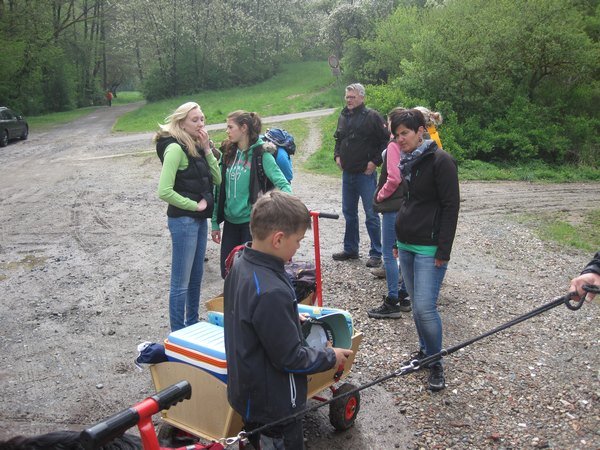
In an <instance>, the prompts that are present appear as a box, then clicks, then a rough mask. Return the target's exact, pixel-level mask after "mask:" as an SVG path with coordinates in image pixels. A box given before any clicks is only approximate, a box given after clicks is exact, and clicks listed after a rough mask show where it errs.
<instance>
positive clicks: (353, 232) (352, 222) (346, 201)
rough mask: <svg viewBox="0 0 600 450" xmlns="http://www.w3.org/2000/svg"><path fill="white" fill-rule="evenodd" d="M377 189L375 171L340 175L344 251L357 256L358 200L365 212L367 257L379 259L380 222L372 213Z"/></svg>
mask: <svg viewBox="0 0 600 450" xmlns="http://www.w3.org/2000/svg"><path fill="white" fill-rule="evenodd" d="M376 188H377V171H375V172H373V173H372V174H371V175H365V174H364V173H349V172H346V171H344V172H343V173H342V213H343V214H344V219H346V232H345V233H344V251H345V252H346V253H351V254H358V243H359V242H360V236H359V231H358V200H359V199H360V200H361V201H362V204H363V209H364V210H365V215H366V221H365V225H366V226H367V232H368V233H369V238H370V239H371V249H370V250H369V256H372V257H375V258H381V222H380V220H379V214H377V213H376V212H375V211H373V195H374V194H375V189H376Z"/></svg>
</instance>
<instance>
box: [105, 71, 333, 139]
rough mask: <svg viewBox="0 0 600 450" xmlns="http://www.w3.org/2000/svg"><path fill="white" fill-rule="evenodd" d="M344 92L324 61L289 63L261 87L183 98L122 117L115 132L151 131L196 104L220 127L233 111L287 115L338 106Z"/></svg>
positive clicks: (263, 115) (154, 104) (149, 104)
mask: <svg viewBox="0 0 600 450" xmlns="http://www.w3.org/2000/svg"><path fill="white" fill-rule="evenodd" d="M342 94H343V88H340V87H338V86H336V85H335V80H334V79H333V77H332V75H331V70H330V69H329V66H328V65H327V62H326V61H309V62H301V63H290V64H286V65H284V66H282V69H281V72H280V73H279V74H277V75H276V76H274V77H273V78H271V79H269V80H266V81H264V82H263V83H260V84H257V85H254V86H246V87H237V88H230V89H223V90H218V91H217V90H216V91H205V92H198V93H196V94H189V95H183V96H179V97H175V98H170V99H167V100H162V101H159V102H153V103H148V104H146V105H145V106H143V107H141V108H139V109H137V110H136V111H132V112H130V113H128V114H125V115H123V116H122V117H120V118H119V120H118V121H117V123H116V125H115V127H114V130H115V131H125V132H144V131H154V130H156V129H157V128H158V125H157V124H158V123H162V122H163V121H164V118H165V117H166V116H167V115H168V114H170V113H171V112H172V111H173V110H175V109H176V108H177V107H178V106H179V105H181V104H183V103H185V102H188V101H195V102H197V103H199V104H200V106H201V107H202V110H203V111H204V113H205V115H206V118H207V123H209V124H212V123H223V122H225V119H226V117H227V114H229V113H230V112H232V111H235V110H238V109H243V110H246V111H256V112H258V113H259V115H260V116H262V117H265V116H271V115H278V114H288V113H294V112H302V111H310V110H313V109H321V108H330V107H334V106H339V105H340V104H341V102H342Z"/></svg>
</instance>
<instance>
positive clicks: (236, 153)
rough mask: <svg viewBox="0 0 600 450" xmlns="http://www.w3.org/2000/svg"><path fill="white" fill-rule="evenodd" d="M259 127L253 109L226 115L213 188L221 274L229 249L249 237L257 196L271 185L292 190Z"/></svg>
mask: <svg viewBox="0 0 600 450" xmlns="http://www.w3.org/2000/svg"><path fill="white" fill-rule="evenodd" d="M261 128H262V123H261V120H260V117H259V116H258V114H256V113H254V112H247V111H234V112H232V113H231V114H229V115H228V116H227V137H228V138H227V140H225V142H224V143H223V145H222V146H221V150H222V152H223V154H222V156H221V162H220V165H221V183H220V186H218V187H217V189H216V190H215V205H216V206H215V209H214V211H213V216H212V232H211V236H212V240H213V241H214V242H216V243H217V244H221V277H223V278H225V275H226V271H225V261H226V260H227V256H229V253H230V252H231V250H233V249H234V248H235V247H236V246H238V245H240V244H245V243H246V242H249V241H251V240H252V236H251V234H250V213H251V211H252V205H254V203H255V202H256V200H257V199H258V197H259V196H260V195H261V194H263V193H264V192H266V191H268V190H270V189H273V188H277V189H279V190H281V191H284V192H288V193H291V192H292V188H291V186H290V183H289V182H288V181H287V179H286V178H285V176H284V175H283V173H282V172H281V169H280V168H279V166H278V165H277V163H276V162H275V158H274V157H273V155H272V154H271V153H269V152H268V151H267V150H266V149H265V146H264V144H265V143H264V141H263V140H262V139H261V138H260V131H261ZM261 167H262V170H260V168H261ZM221 223H223V232H222V233H221V227H220V224H221Z"/></svg>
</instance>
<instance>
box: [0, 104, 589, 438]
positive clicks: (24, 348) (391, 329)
mask: <svg viewBox="0 0 600 450" xmlns="http://www.w3.org/2000/svg"><path fill="white" fill-rule="evenodd" d="M128 108H131V106H120V107H112V108H110V109H109V108H102V109H99V110H98V111H96V112H94V113H93V114H91V115H90V116H87V117H85V118H82V119H80V120H78V121H76V122H74V123H72V124H69V125H67V126H63V127H60V128H57V129H53V130H51V131H47V132H44V133H36V132H35V130H33V131H32V132H31V134H30V139H29V140H28V141H25V142H17V143H14V144H11V145H9V146H8V147H6V148H3V149H1V150H0V208H1V218H0V237H1V239H0V292H1V298H2V302H1V305H0V312H1V317H2V325H1V327H2V337H3V339H2V340H1V341H0V398H1V400H2V404H3V406H4V407H3V408H2V412H0V439H6V438H8V437H11V436H14V435H17V434H27V435H31V434H37V433H42V432H48V431H55V430H59V429H74V430H79V429H82V428H83V427H85V426H88V425H90V424H92V423H94V422H95V421H97V420H100V419H102V418H104V417H106V416H108V415H111V414H113V413H115V412H117V411H119V410H121V409H123V408H125V407H127V406H129V405H131V404H133V403H135V402H137V401H139V400H141V399H143V398H144V397H146V396H147V395H150V394H151V393H152V392H153V386H152V384H151V380H150V375H149V372H148V371H144V372H141V373H140V372H138V371H137V369H136V368H135V366H134V365H133V359H134V357H135V356H136V346H137V344H138V343H140V342H142V341H146V340H149V341H157V342H158V341H161V340H162V339H164V337H166V335H167V334H168V310H167V301H168V284H169V270H170V269H169V264H170V238H169V233H168V230H167V227H166V215H165V211H166V206H165V205H164V204H163V203H162V202H161V201H160V200H158V199H157V197H156V187H157V181H158V174H159V171H160V163H159V161H158V159H157V158H156V156H155V155H154V154H152V153H148V151H149V150H152V145H151V143H150V142H149V140H148V139H143V140H139V138H128V137H127V136H116V135H111V134H110V131H109V130H110V128H111V126H112V124H113V122H114V119H115V117H116V115H117V114H119V113H122V112H124V111H126V110H127V109H128ZM307 120H309V121H311V120H312V121H311V122H310V123H311V124H312V125H311V133H310V135H309V137H308V139H307V141H306V142H303V143H300V145H299V150H298V155H297V156H296V161H297V162H296V165H297V166H298V165H299V163H300V161H301V160H302V159H303V158H305V157H306V156H307V155H308V153H309V149H314V148H315V146H316V144H318V139H319V133H318V128H317V127H316V125H315V124H316V121H314V120H315V119H307ZM119 155H122V156H119ZM293 188H294V191H295V193H296V194H297V195H299V196H300V197H301V198H302V199H303V200H304V201H305V202H306V204H307V205H308V206H309V207H310V208H311V209H318V210H321V211H327V212H336V213H341V207H340V198H341V191H340V183H339V181H338V180H337V179H333V178H327V177H321V176H315V175H311V174H307V173H302V172H301V171H299V170H297V175H296V179H295V180H294V184H293ZM461 197H462V210H461V216H460V221H459V229H458V236H457V239H456V242H455V247H454V251H453V259H452V262H451V266H450V269H449V271H448V275H447V278H446V282H445V285H444V288H443V291H442V298H441V301H440V303H441V308H440V309H441V311H442V315H443V320H444V325H445V329H444V336H445V342H447V343H448V345H450V344H455V343H457V342H459V341H460V340H462V339H466V338H468V337H470V336H472V335H473V334H476V333H480V332H484V331H486V330H487V329H489V328H490V326H491V325H497V324H499V323H501V322H503V321H505V320H509V319H510V318H514V317H515V316H516V315H517V314H522V313H524V312H526V311H528V310H529V309H532V308H533V307H535V306H538V305H539V304H541V303H542V302H544V301H545V300H550V299H551V298H552V297H554V296H556V295H562V294H563V293H565V292H564V291H565V289H566V286H567V281H568V280H569V279H570V277H571V276H572V275H574V274H575V273H577V272H578V270H580V269H581V267H582V266H583V264H584V263H585V262H586V260H588V259H589V256H590V255H589V254H586V253H584V252H575V251H570V250H565V249H564V248H561V247H557V246H554V245H550V244H547V243H544V242H542V241H540V240H538V239H537V238H536V237H535V236H534V234H533V232H532V231H531V230H529V229H528V228H527V225H525V224H523V223H520V222H518V221H516V220H514V215H516V214H523V213H528V214H534V215H535V214H542V213H544V212H545V211H554V210H562V211H568V212H570V213H571V215H572V216H574V217H580V216H581V215H582V213H584V212H585V211H586V210H588V209H589V208H597V207H598V204H600V189H599V185H598V184H569V185H533V184H528V183H464V184H462V185H461ZM342 235H343V220H339V221H327V222H326V223H322V226H321V245H322V261H323V268H324V273H325V280H324V289H325V295H324V297H325V302H326V303H327V304H329V305H331V306H336V307H344V308H346V309H348V310H350V311H352V312H353V314H354V317H355V322H356V327H357V329H360V330H361V331H363V332H364V333H365V340H364V341H363V345H362V347H361V350H360V351H359V354H358V355H357V361H356V363H355V367H353V375H352V379H353V382H355V383H357V384H360V383H363V382H367V381H369V380H371V379H373V378H375V377H376V376H380V375H382V374H385V373H389V372H390V371H391V370H394V369H395V368H396V366H395V364H397V363H398V362H399V361H401V360H402V358H403V355H404V356H406V355H407V354H408V353H409V352H410V351H412V350H414V347H415V342H416V341H415V336H414V330H413V328H414V325H412V322H411V320H410V316H406V317H405V318H403V319H401V320H399V321H391V322H390V321H374V320H372V319H368V318H367V317H366V314H365V310H366V309H367V308H369V307H371V306H374V305H375V304H377V303H378V302H379V301H380V299H381V295H382V294H384V284H382V282H381V281H378V280H374V279H372V277H371V276H370V275H369V273H368V271H367V269H366V268H365V267H364V261H355V262H351V263H338V262H334V261H332V259H331V256H330V255H331V253H333V252H334V251H337V250H339V248H340V244H341V239H342ZM365 235H366V234H365ZM311 242H312V240H311V239H310V238H308V239H307V242H306V244H305V245H304V247H303V249H302V250H301V253H300V255H299V259H305V260H312V257H313V254H312V246H311ZM361 245H363V247H362V253H363V255H366V253H367V247H366V243H364V242H363V243H362V244H361ZM207 256H208V258H209V261H208V262H207V264H206V269H205V279H204V283H203V288H202V298H203V299H209V298H211V297H213V296H215V295H217V294H218V293H219V292H220V291H221V288H222V281H221V279H220V277H219V271H218V263H217V261H218V246H216V245H215V244H214V243H212V242H211V243H209V246H208V255H207ZM598 318H599V308H598V304H595V303H592V304H589V305H586V307H585V308H584V311H580V312H579V313H577V314H574V313H571V312H568V311H567V310H566V309H564V310H561V311H556V312H552V313H549V314H548V316H547V317H546V318H542V319H537V320H532V321H531V323H530V324H528V325H522V326H521V327H520V328H519V329H518V330H517V331H514V332H511V333H507V334H506V335H504V337H503V338H502V339H495V340H493V341H491V343H490V344H488V345H485V346H484V345H482V346H479V347H477V349H473V351H469V352H464V353H461V357H460V358H459V361H456V360H455V361H452V360H450V358H449V366H450V367H449V371H448V389H446V390H445V391H444V392H443V393H440V394H439V395H431V394H427V393H426V392H425V391H423V378H422V377H412V378H411V379H409V380H398V382H396V381H393V382H391V383H388V384H386V385H381V386H377V387H375V388H372V389H368V390H365V391H363V406H362V409H361V412H360V414H359V416H358V420H357V423H356V426H355V427H354V428H353V429H351V430H350V431H348V432H346V433H343V434H340V433H335V432H334V431H333V429H332V428H331V426H330V425H329V423H328V420H327V418H326V417H325V415H326V413H323V412H321V411H322V410H320V411H319V412H317V413H315V414H312V415H311V416H310V417H309V418H308V419H307V421H306V424H307V439H308V441H307V447H308V448H311V449H320V448H328V449H347V448H350V449H359V448H415V447H417V448H418V447H422V448H481V447H485V446H490V447H494V448H503V446H504V448H522V447H521V446H520V445H519V444H523V446H531V445H533V444H532V443H540V442H541V443H547V444H548V446H549V447H552V448H598V447H600V435H598V429H600V426H599V425H600V420H599V412H598V406H597V404H598V400H599V394H600V382H599V380H598V376H599V372H598V370H599V368H600V356H599V352H598V344H599V335H598V333H597V324H598ZM540 349H542V353H539V350H540ZM540 355H542V356H540ZM423 376H424V375H423ZM476 383H480V384H476ZM538 395H539V396H541V399H540V398H538V397H537V396H538ZM536 399H537V404H536ZM563 402H564V403H563ZM567 405H569V406H567ZM511 408H512V409H511ZM522 413H523V414H528V417H535V418H537V419H539V420H536V421H535V422H534V423H531V422H530V421H529V419H525V418H523V419H522V420H521V419H517V417H520V415H521V414H522ZM494 414H496V416H494ZM532 420H533V419H532ZM523 423H525V424H526V425H525V426H521V425H522V424H523ZM494 433H496V434H494ZM465 436H467V438H465ZM489 436H492V437H489ZM535 438H537V440H535ZM535 445H537V444H535Z"/></svg>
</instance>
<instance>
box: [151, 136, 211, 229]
mask: <svg viewBox="0 0 600 450" xmlns="http://www.w3.org/2000/svg"><path fill="white" fill-rule="evenodd" d="M173 143H177V144H178V145H179V146H181V149H182V150H183V152H184V153H185V156H187V159H188V166H187V168H185V169H184V170H178V171H177V175H176V176H175V183H174V185H173V190H174V191H175V192H177V193H178V194H179V195H182V196H183V197H187V198H189V199H192V200H194V201H196V202H198V201H200V200H201V199H205V200H206V203H207V207H206V209H205V210H204V211H187V210H185V209H181V208H178V207H176V206H174V205H169V206H168V207H167V216H169V217H182V216H189V217H194V218H197V219H209V218H211V217H212V212H213V207H214V203H215V202H214V196H213V182H212V175H211V173H210V168H209V166H208V162H207V161H206V157H205V156H204V154H203V153H202V154H201V156H200V157H199V158H194V157H193V156H191V155H190V154H189V152H188V150H187V147H186V146H185V145H183V144H182V143H181V142H179V141H178V140H177V139H175V138H173V137H164V138H160V139H159V140H158V141H157V142H156V153H157V154H158V156H159V158H160V160H161V162H162V161H163V155H164V153H165V150H166V148H167V147H168V146H169V145H170V144H173Z"/></svg>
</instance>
